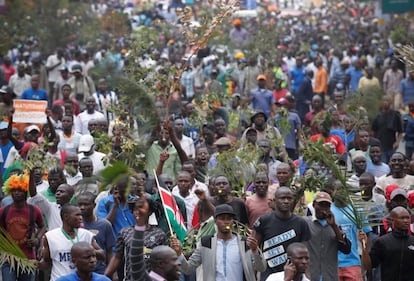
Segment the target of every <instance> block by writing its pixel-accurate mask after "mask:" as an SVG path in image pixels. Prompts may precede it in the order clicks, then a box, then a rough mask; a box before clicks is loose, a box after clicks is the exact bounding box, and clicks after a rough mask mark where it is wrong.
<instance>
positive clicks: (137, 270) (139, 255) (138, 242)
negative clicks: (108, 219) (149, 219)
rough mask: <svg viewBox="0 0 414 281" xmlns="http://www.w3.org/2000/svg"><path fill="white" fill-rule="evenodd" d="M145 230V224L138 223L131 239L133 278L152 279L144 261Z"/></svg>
mask: <svg viewBox="0 0 414 281" xmlns="http://www.w3.org/2000/svg"><path fill="white" fill-rule="evenodd" d="M144 231H145V226H142V225H136V226H135V227H134V235H133V236H132V240H131V256H130V263H131V276H132V280H151V278H150V277H149V276H148V273H147V272H146V271H145V262H144Z"/></svg>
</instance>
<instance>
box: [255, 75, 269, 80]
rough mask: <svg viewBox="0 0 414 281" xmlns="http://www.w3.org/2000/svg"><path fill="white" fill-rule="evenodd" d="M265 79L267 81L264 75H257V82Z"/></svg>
mask: <svg viewBox="0 0 414 281" xmlns="http://www.w3.org/2000/svg"><path fill="white" fill-rule="evenodd" d="M266 79H267V78H266V75H264V74H259V75H257V80H266Z"/></svg>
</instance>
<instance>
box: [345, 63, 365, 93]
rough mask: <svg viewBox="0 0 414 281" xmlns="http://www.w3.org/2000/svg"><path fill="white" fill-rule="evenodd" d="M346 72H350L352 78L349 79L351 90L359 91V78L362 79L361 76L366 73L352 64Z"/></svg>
mask: <svg viewBox="0 0 414 281" xmlns="http://www.w3.org/2000/svg"><path fill="white" fill-rule="evenodd" d="M346 74H349V76H350V77H351V80H350V81H349V86H350V88H351V91H352V92H354V93H356V92H357V91H358V83H359V79H361V77H362V76H364V73H363V72H362V70H361V69H356V68H355V67H353V66H352V67H350V68H348V69H347V71H346Z"/></svg>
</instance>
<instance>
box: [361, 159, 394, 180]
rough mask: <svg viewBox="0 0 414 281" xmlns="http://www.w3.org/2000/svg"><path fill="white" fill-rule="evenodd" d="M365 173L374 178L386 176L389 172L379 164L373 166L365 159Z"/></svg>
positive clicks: (388, 169) (384, 166) (386, 166)
mask: <svg viewBox="0 0 414 281" xmlns="http://www.w3.org/2000/svg"><path fill="white" fill-rule="evenodd" d="M367 172H368V173H370V174H371V175H373V176H374V177H376V178H379V177H382V176H384V175H388V174H389V173H390V172H391V170H390V167H389V166H388V165H387V164H385V163H383V162H381V165H374V163H372V161H371V160H369V159H367Z"/></svg>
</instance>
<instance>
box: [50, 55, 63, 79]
mask: <svg viewBox="0 0 414 281" xmlns="http://www.w3.org/2000/svg"><path fill="white" fill-rule="evenodd" d="M58 62H60V65H58V66H56V67H55V68H53V69H52V70H49V72H48V76H49V82H56V81H57V80H58V79H59V77H60V69H61V67H62V66H64V65H65V63H66V61H65V58H61V59H58V57H57V55H56V54H54V55H50V56H49V57H48V58H47V61H46V67H52V66H55V65H56V64H57V63H58Z"/></svg>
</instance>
